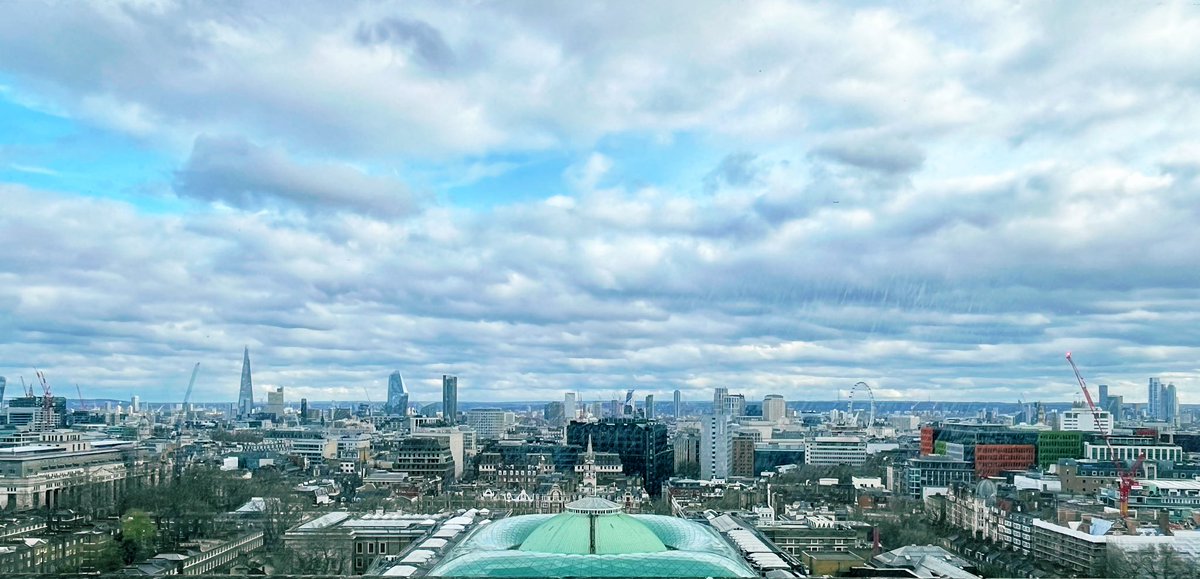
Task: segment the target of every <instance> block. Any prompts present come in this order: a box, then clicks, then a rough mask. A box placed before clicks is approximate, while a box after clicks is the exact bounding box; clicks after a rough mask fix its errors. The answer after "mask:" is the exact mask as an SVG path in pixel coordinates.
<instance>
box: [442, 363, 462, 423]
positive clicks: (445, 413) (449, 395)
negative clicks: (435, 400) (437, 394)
mask: <svg viewBox="0 0 1200 579" xmlns="http://www.w3.org/2000/svg"><path fill="white" fill-rule="evenodd" d="M442 418H443V419H444V420H445V421H446V424H449V425H450V426H454V425H455V424H458V376H449V375H445V374H443V375H442Z"/></svg>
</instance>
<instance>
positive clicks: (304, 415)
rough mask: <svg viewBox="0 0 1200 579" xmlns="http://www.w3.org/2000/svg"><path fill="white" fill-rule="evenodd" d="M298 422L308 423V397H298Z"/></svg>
mask: <svg viewBox="0 0 1200 579" xmlns="http://www.w3.org/2000/svg"><path fill="white" fill-rule="evenodd" d="M300 424H308V398H301V399H300Z"/></svg>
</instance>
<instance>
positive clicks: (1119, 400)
mask: <svg viewBox="0 0 1200 579" xmlns="http://www.w3.org/2000/svg"><path fill="white" fill-rule="evenodd" d="M1104 409H1105V410H1107V411H1108V413H1109V414H1112V417H1113V422H1114V423H1117V422H1120V421H1121V419H1122V418H1123V417H1124V416H1125V397H1124V396H1109V397H1108V406H1107V407H1105V408H1104Z"/></svg>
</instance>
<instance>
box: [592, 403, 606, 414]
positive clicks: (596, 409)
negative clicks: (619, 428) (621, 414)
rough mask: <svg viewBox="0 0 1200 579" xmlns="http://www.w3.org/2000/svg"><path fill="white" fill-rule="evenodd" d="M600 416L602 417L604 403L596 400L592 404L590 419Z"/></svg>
mask: <svg viewBox="0 0 1200 579" xmlns="http://www.w3.org/2000/svg"><path fill="white" fill-rule="evenodd" d="M601 416H604V403H603V402H601V401H599V400H596V401H594V402H592V417H593V418H600V417H601Z"/></svg>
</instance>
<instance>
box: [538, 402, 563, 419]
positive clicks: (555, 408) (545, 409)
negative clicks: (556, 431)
mask: <svg viewBox="0 0 1200 579" xmlns="http://www.w3.org/2000/svg"><path fill="white" fill-rule="evenodd" d="M564 407H566V405H565V404H563V403H562V402H556V401H552V402H547V403H546V404H545V406H542V419H543V420H545V421H546V422H548V423H550V424H555V425H557V424H562V423H563V418H565V415H564V413H563V408H564Z"/></svg>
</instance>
